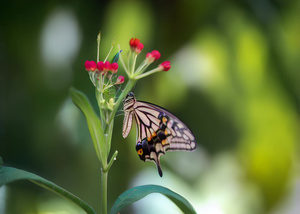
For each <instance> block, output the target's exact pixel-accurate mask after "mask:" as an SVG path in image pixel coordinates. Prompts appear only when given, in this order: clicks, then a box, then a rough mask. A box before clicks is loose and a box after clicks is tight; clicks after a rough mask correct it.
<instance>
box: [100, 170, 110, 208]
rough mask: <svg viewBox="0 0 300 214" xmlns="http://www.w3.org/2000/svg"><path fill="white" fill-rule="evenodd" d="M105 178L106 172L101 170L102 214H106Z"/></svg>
mask: <svg viewBox="0 0 300 214" xmlns="http://www.w3.org/2000/svg"><path fill="white" fill-rule="evenodd" d="M107 177H108V171H105V170H104V169H101V197H102V200H101V201H102V214H107Z"/></svg>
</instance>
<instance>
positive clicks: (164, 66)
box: [158, 61, 171, 71]
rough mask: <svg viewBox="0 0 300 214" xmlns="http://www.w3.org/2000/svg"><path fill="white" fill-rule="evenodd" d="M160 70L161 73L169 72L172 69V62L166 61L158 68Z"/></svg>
mask: <svg viewBox="0 0 300 214" xmlns="http://www.w3.org/2000/svg"><path fill="white" fill-rule="evenodd" d="M158 68H159V70H161V71H168V70H170V68H171V62H170V61H164V62H162V63H161V64H160V65H159V66H158Z"/></svg>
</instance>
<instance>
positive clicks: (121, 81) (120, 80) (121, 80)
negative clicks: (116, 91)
mask: <svg viewBox="0 0 300 214" xmlns="http://www.w3.org/2000/svg"><path fill="white" fill-rule="evenodd" d="M124 81H125V78H124V77H123V76H118V79H117V81H116V83H115V85H119V84H122V83H123V82H124Z"/></svg>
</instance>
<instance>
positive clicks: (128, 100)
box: [123, 92, 136, 110]
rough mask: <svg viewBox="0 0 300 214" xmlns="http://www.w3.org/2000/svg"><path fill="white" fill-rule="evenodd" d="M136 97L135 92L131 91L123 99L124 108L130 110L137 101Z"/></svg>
mask: <svg viewBox="0 0 300 214" xmlns="http://www.w3.org/2000/svg"><path fill="white" fill-rule="evenodd" d="M135 101H136V100H135V97H134V93H133V92H129V93H128V94H127V95H126V97H125V99H124V100H123V109H124V110H128V109H130V108H131V107H132V106H133V104H134V103H135Z"/></svg>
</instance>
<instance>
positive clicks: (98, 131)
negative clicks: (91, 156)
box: [69, 88, 106, 166]
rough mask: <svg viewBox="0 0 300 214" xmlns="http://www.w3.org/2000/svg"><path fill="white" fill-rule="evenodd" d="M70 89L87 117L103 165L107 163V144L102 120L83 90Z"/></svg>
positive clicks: (76, 103)
mask: <svg viewBox="0 0 300 214" xmlns="http://www.w3.org/2000/svg"><path fill="white" fill-rule="evenodd" d="M69 91H70V95H71V98H72V100H73V102H74V104H75V105H76V106H77V107H78V108H79V109H80V110H81V111H82V113H83V114H84V116H85V118H86V121H87V124H88V128H89V131H90V134H91V137H92V140H93V143H94V147H95V150H96V153H97V156H98V158H99V160H100V162H101V164H102V166H103V164H104V163H106V160H105V159H106V158H105V157H106V146H105V139H104V134H103V130H102V127H101V121H100V119H99V118H98V116H97V115H96V113H95V111H94V109H93V108H92V106H91V104H90V102H89V100H88V98H87V97H86V96H85V95H84V94H83V93H82V92H80V91H78V90H76V89H75V88H70V90H69Z"/></svg>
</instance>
